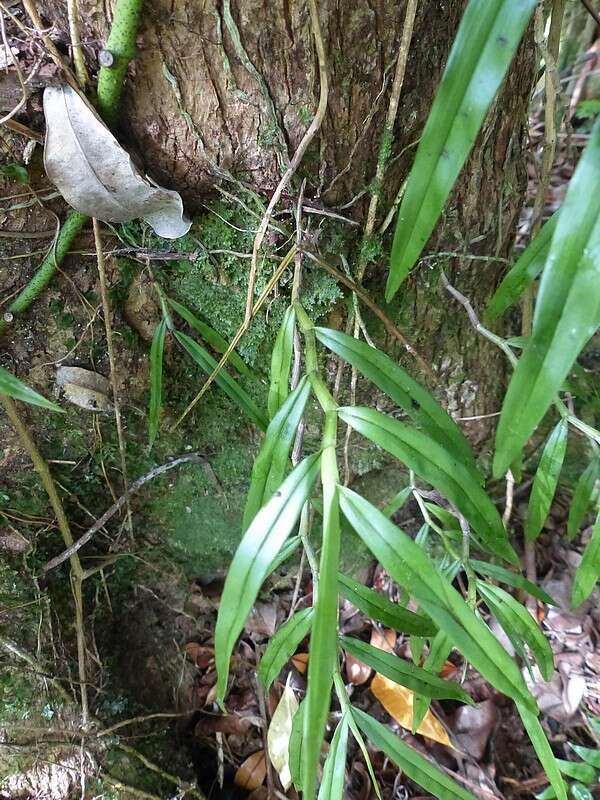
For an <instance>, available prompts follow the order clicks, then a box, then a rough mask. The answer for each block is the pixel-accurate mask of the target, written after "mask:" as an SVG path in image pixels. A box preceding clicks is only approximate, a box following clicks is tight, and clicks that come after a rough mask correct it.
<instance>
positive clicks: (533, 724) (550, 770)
mask: <svg viewBox="0 0 600 800" xmlns="http://www.w3.org/2000/svg"><path fill="white" fill-rule="evenodd" d="M517 709H518V711H519V714H520V716H521V720H522V721H523V725H524V726H525V730H526V731H527V735H528V736H529V740H530V742H531V744H532V745H533V749H534V750H535V752H536V755H537V757H538V758H539V760H540V764H541V765H542V767H543V768H544V772H545V773H546V777H547V778H548V780H549V781H550V785H551V786H552V788H553V789H554V792H555V794H556V797H557V798H558V800H567V790H566V787H565V782H564V781H563V779H562V776H561V774H560V769H559V767H558V764H557V762H556V758H555V757H554V753H553V752H552V748H551V747H550V744H549V743H548V739H547V738H546V734H545V733H544V729H543V728H542V725H541V723H540V721H539V719H538V718H537V717H536V716H535V715H534V714H532V713H531V712H530V711H529V710H528V709H526V708H523V706H521V705H520V704H519V703H517Z"/></svg>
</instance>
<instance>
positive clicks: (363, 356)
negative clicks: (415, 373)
mask: <svg viewBox="0 0 600 800" xmlns="http://www.w3.org/2000/svg"><path fill="white" fill-rule="evenodd" d="M315 336H316V337H317V339H318V340H319V341H320V342H321V344H322V345H324V346H325V347H327V349H328V350H331V351H332V352H333V353H335V354H336V355H338V356H340V358H343V359H344V361H347V362H348V364H350V365H351V366H353V367H355V369H357V370H358V371H359V372H360V373H361V374H362V375H364V377H365V378H367V379H368V380H370V381H371V382H372V383H374V384H375V385H376V386H377V387H378V388H379V389H381V391H382V392H385V394H387V396H388V397H390V398H391V399H392V400H393V401H394V402H395V403H397V404H398V405H399V406H400V408H402V409H403V410H404V411H405V412H406V413H407V414H408V416H409V417H410V418H411V419H412V420H414V422H416V423H417V425H419V426H420V427H422V428H423V430H425V431H427V432H428V433H429V434H430V435H431V436H432V437H433V438H434V439H436V440H437V441H439V442H440V444H443V445H445V446H446V448H447V449H448V450H449V451H450V452H451V453H453V454H454V455H455V456H456V457H457V458H459V459H461V460H463V461H465V462H466V463H468V464H472V465H473V466H474V464H475V459H474V457H473V451H472V450H471V446H470V445H469V443H468V441H467V440H466V438H465V436H464V435H463V433H462V431H461V430H460V428H459V427H458V425H457V424H456V423H455V422H454V420H453V419H452V417H451V416H450V415H449V414H448V413H446V411H444V409H443V408H442V407H441V406H440V404H439V403H438V402H437V400H435V399H434V397H433V396H432V395H431V394H430V393H429V392H428V391H427V390H426V389H424V388H423V387H422V386H421V385H420V384H419V383H418V382H417V381H415V380H413V378H411V377H410V375H409V374H408V373H407V372H405V371H404V370H403V369H402V367H400V366H399V365H398V364H396V363H395V362H394V361H392V359H391V358H390V357H389V356H387V355H386V354H385V353H382V352H381V351H380V350H377V349H375V348H374V347H371V346H370V345H368V344H367V343H366V342H361V341H360V340H358V339H355V338H354V337H352V336H348V335H347V334H345V333H342V332H341V331H334V330H330V329H329V328H315Z"/></svg>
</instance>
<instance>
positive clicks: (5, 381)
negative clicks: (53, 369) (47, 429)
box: [0, 367, 65, 414]
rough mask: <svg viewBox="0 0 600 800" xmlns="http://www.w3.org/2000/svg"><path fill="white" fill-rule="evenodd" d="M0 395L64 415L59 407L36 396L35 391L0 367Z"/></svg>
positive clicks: (39, 395)
mask: <svg viewBox="0 0 600 800" xmlns="http://www.w3.org/2000/svg"><path fill="white" fill-rule="evenodd" d="M0 394H5V395H7V396H8V397H12V398H13V399H14V400H21V402H23V403H29V404H30V405H32V406H41V407H42V408H47V409H48V410H49V411H58V413H59V414H64V413H65V412H64V410H63V409H62V408H60V406H57V405H56V404H55V403H52V402H51V401H50V400H46V398H45V397H43V396H42V395H41V394H38V392H36V391H35V389H32V388H31V387H30V386H27V384H26V383H23V382H22V381H20V380H19V379H18V378H16V377H15V376H14V375H13V374H12V373H11V372H9V371H8V370H7V369H4V367H0Z"/></svg>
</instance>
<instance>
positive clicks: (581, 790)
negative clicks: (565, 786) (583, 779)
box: [569, 783, 594, 800]
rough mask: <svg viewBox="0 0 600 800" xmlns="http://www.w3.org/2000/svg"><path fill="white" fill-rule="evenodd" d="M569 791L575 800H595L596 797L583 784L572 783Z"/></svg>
mask: <svg viewBox="0 0 600 800" xmlns="http://www.w3.org/2000/svg"><path fill="white" fill-rule="evenodd" d="M569 791H570V793H571V797H572V798H573V800H594V795H593V794H592V793H591V792H590V790H589V789H588V788H587V786H584V785H583V784H582V783H572V784H571V786H570V787H569Z"/></svg>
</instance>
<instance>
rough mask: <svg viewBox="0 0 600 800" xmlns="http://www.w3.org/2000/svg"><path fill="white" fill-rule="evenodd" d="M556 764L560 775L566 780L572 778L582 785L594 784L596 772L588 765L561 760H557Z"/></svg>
mask: <svg viewBox="0 0 600 800" xmlns="http://www.w3.org/2000/svg"><path fill="white" fill-rule="evenodd" d="M556 763H557V764H558V768H559V770H560V771H561V772H562V774H563V775H566V776H567V777H568V778H573V779H574V780H576V781H581V782H582V783H595V782H596V770H595V769H594V768H593V767H592V766H590V765H589V764H582V763H581V762H578V761H565V760H564V759H562V758H557V759H556Z"/></svg>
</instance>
